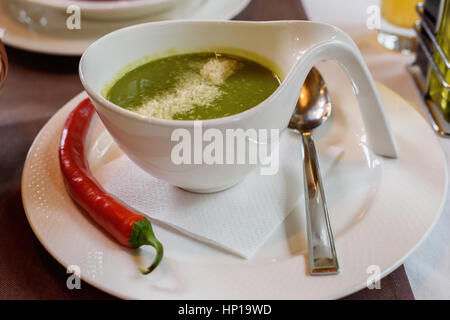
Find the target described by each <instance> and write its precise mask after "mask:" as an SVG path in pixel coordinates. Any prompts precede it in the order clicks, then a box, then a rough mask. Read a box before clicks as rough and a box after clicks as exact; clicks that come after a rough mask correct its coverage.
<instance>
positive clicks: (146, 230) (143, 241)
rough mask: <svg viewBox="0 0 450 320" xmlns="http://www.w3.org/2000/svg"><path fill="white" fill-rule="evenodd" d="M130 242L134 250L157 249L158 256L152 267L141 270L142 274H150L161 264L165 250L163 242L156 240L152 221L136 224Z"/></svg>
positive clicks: (144, 220)
mask: <svg viewBox="0 0 450 320" xmlns="http://www.w3.org/2000/svg"><path fill="white" fill-rule="evenodd" d="M129 242H130V244H131V246H132V247H133V248H139V247H140V246H143V245H150V246H152V247H153V248H155V250H156V256H155V259H154V260H153V263H152V264H151V266H150V267H148V268H141V272H142V273H143V274H149V273H150V272H152V271H153V270H154V269H155V268H156V267H157V266H158V265H159V263H160V262H161V259H162V257H163V254H164V249H163V246H162V244H161V242H159V241H158V239H156V237H155V234H154V233H153V229H152V225H151V223H150V221H148V220H147V219H142V220H140V221H138V222H136V223H135V224H134V226H133V233H132V234H131V237H130V239H129Z"/></svg>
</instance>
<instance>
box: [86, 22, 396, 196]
mask: <svg viewBox="0 0 450 320" xmlns="http://www.w3.org/2000/svg"><path fill="white" fill-rule="evenodd" d="M208 50H209V51H212V50H219V51H222V52H224V53H237V54H239V55H241V56H244V57H247V58H249V59H253V57H254V56H255V55H258V56H259V57H261V60H267V61H272V62H273V63H274V64H276V65H277V66H278V69H279V72H280V73H281V74H284V75H286V76H285V77H284V80H283V82H282V84H281V85H280V87H279V88H278V89H277V90H276V91H275V92H274V93H273V94H272V95H271V96H270V97H269V98H268V99H266V100H265V101H263V102H262V103H261V104H259V105H257V106H255V107H253V108H251V109H249V110H247V111H244V112H242V113H238V114H236V115H233V116H229V117H225V118H218V119H212V120H204V121H202V126H203V130H204V131H205V130H207V129H209V128H214V129H218V130H219V131H220V132H221V133H222V134H223V135H225V131H226V129H243V130H247V129H256V130H258V129H278V130H280V131H281V130H283V129H285V128H286V127H287V124H288V122H289V119H290V116H291V114H292V112H293V110H294V107H295V104H296V101H297V99H298V96H299V94H300V90H301V87H302V85H303V82H304V80H305V78H306V75H307V74H308V72H309V70H311V68H312V67H313V65H314V64H315V63H316V62H317V61H319V60H323V59H332V60H337V61H338V62H339V63H340V64H341V65H343V66H344V69H345V70H346V71H347V73H348V75H349V77H350V79H351V80H352V82H353V84H354V88H355V93H357V98H358V100H359V105H360V108H361V113H362V116H363V120H364V123H365V127H366V131H367V136H368V142H369V145H370V146H371V147H372V149H373V151H374V152H376V153H378V154H381V155H385V156H389V157H396V156H397V148H396V144H395V141H394V138H393V136H392V132H391V129H390V125H389V123H388V120H387V117H386V115H385V111H384V107H383V105H382V103H381V99H380V97H379V95H378V92H377V90H376V88H375V86H374V83H373V79H372V77H371V75H370V74H369V72H368V69H367V67H366V65H365V64H364V61H363V59H362V57H361V55H360V53H359V51H358V49H357V47H356V45H355V44H354V42H353V41H352V40H351V39H350V37H349V36H347V35H346V34H345V33H344V32H343V31H341V30H339V29H337V28H335V27H333V26H330V25H326V24H321V23H315V22H305V21H279V22H276V21H275V22H238V21H164V22H153V23H147V24H141V25H136V26H131V27H128V28H124V29H121V30H118V31H115V32H112V33H110V34H108V35H106V36H104V37H102V38H100V39H99V40H97V41H96V42H94V43H93V44H92V45H91V46H90V47H89V48H88V49H87V50H86V52H85V53H84V54H83V56H82V58H81V61H80V78H81V81H82V83H83V86H84V88H85V89H86V91H87V93H88V95H89V97H90V98H91V100H92V102H93V103H94V105H95V107H96V109H97V112H98V114H99V116H100V118H101V120H102V121H103V123H104V125H105V127H106V128H107V130H108V131H109V133H110V134H111V136H112V137H113V138H114V139H115V141H116V142H117V144H118V145H119V146H120V147H121V149H122V150H123V151H124V152H125V154H127V156H128V157H129V158H130V159H131V160H132V161H134V162H135V163H136V164H137V165H138V166H140V167H141V168H143V169H144V170H145V171H147V172H148V173H150V174H151V175H153V176H155V177H157V178H159V179H162V180H165V181H167V182H169V183H171V184H173V185H176V186H179V187H182V188H184V189H187V190H191V191H195V192H214V191H219V190H223V189H226V188H228V187H230V186H232V185H234V184H235V183H237V182H238V181H240V180H241V179H242V178H243V177H245V175H246V174H248V173H249V172H250V171H251V170H252V169H254V168H255V165H250V164H246V165H240V164H230V165H218V164H214V165H207V164H197V165H188V164H181V165H176V164H174V163H173V161H172V160H171V151H172V148H173V147H174V145H175V144H176V143H177V142H173V141H171V135H172V132H173V131H174V130H175V129H178V128H184V129H186V130H187V131H188V132H189V133H190V134H191V136H194V121H184V120H164V119H156V118H149V117H145V116H141V115H138V114H136V113H134V112H132V111H129V110H126V109H123V108H121V107H119V106H117V105H115V104H113V103H111V102H109V101H108V100H106V99H105V98H104V97H103V96H102V94H101V93H102V90H103V89H104V88H105V85H106V84H107V83H108V82H110V81H111V80H112V79H114V78H116V77H117V74H118V72H119V71H120V70H121V69H123V68H124V67H125V66H127V65H129V64H130V63H133V62H134V63H135V65H138V64H139V63H136V61H141V63H143V61H144V60H143V57H145V56H149V55H150V56H151V57H157V56H158V57H161V56H165V55H173V54H174V53H186V52H199V51H208ZM249 53H251V54H249ZM249 140H251V139H249ZM251 143H257V142H256V141H254V140H252V141H249V143H248V144H247V147H248V148H249V147H250V144H251ZM204 146H205V145H203V147H204ZM247 151H248V150H246V152H247ZM280 156H282V155H280ZM299 161H300V159H299Z"/></svg>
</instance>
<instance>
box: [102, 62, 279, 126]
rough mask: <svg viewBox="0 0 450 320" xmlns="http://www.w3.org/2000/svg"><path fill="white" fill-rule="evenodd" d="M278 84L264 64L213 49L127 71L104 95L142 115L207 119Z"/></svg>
mask: <svg viewBox="0 0 450 320" xmlns="http://www.w3.org/2000/svg"><path fill="white" fill-rule="evenodd" d="M279 85H280V80H279V78H278V76H277V75H276V74H275V73H274V72H273V71H271V70H269V69H268V68H266V67H264V66H262V65H260V64H258V63H256V62H254V61H251V60H248V59H245V58H242V57H238V56H234V55H228V54H217V53H194V54H183V55H175V56H170V57H166V58H162V59H158V60H154V61H151V62H148V63H146V64H144V65H141V66H139V67H137V68H135V69H134V70H131V71H130V72H128V73H126V74H125V75H124V76H123V77H122V78H120V79H119V80H118V81H117V82H116V83H115V84H114V85H113V86H112V87H111V89H110V90H109V91H108V93H107V95H106V98H107V99H108V100H110V101H111V102H113V103H115V104H117V105H119V106H121V107H122V108H125V109H128V110H132V111H134V112H137V113H139V114H142V115H146V116H150V117H156V118H162V119H177V120H205V119H213V118H221V117H226V116H230V115H233V114H236V113H239V112H242V111H245V110H247V109H250V108H252V107H254V106H256V105H257V104H259V103H261V102H262V101H264V100H265V99H266V98H267V97H269V96H270V95H271V94H272V93H273V92H274V91H275V90H276V89H277V88H278V86H279Z"/></svg>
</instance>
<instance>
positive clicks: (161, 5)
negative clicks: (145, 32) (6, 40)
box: [9, 0, 175, 20]
mask: <svg viewBox="0 0 450 320" xmlns="http://www.w3.org/2000/svg"><path fill="white" fill-rule="evenodd" d="M9 1H13V2H17V3H19V4H21V5H23V6H24V8H30V6H32V7H33V9H34V10H37V9H42V10H55V11H57V12H63V13H66V10H67V8H68V7H69V6H71V5H76V6H78V7H79V8H80V9H81V14H82V18H87V19H97V20H118V19H124V20H125V19H134V18H139V17H143V16H148V15H152V14H156V13H160V12H162V11H164V10H168V9H170V8H171V7H172V6H173V5H174V3H175V0H128V1H82V0H9Z"/></svg>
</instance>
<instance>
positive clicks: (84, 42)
mask: <svg viewBox="0 0 450 320" xmlns="http://www.w3.org/2000/svg"><path fill="white" fill-rule="evenodd" d="M249 2H250V0H226V1H217V0H177V3H176V5H175V6H174V8H173V9H170V10H168V11H165V12H162V13H160V14H155V15H151V16H149V17H147V18H140V19H134V20H122V21H94V20H90V21H84V20H81V29H80V30H67V29H66V28H62V29H61V28H60V25H64V22H65V20H61V23H58V27H57V28H56V27H52V26H51V25H50V24H47V25H46V27H45V28H42V26H40V23H35V24H33V23H30V22H27V23H29V25H28V26H27V25H26V24H24V23H19V22H18V21H17V20H16V19H15V18H14V17H13V16H12V15H11V13H10V12H9V11H7V9H6V7H5V6H6V3H7V2H3V1H2V2H1V3H0V29H2V28H3V29H5V30H6V33H5V37H4V39H3V41H4V43H5V44H7V45H10V46H12V47H16V48H20V49H24V50H29V51H34V52H40V53H48V54H58V55H72V56H77V55H81V54H82V53H83V52H84V50H86V48H87V47H88V46H89V45H90V44H91V43H92V42H93V41H95V40H96V39H98V38H99V37H101V36H102V35H104V34H106V33H109V32H111V31H113V30H116V29H120V28H123V27H126V26H129V25H133V24H139V23H144V22H150V21H159V20H175V19H189V20H190V19H192V20H206V19H214V20H216V19H218V20H220V19H231V18H233V17H235V16H236V15H237V14H239V13H240V12H241V11H242V10H243V9H244V8H245V7H246V6H247V5H248V3H249ZM55 19H60V17H56V18H55ZM47 20H48V21H50V19H47ZM25 21H28V19H25ZM58 21H59V20H58Z"/></svg>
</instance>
